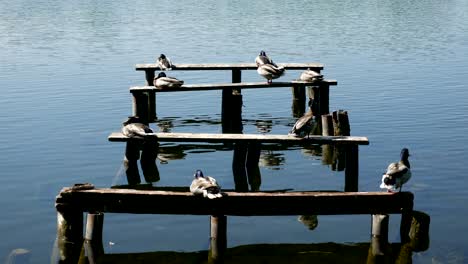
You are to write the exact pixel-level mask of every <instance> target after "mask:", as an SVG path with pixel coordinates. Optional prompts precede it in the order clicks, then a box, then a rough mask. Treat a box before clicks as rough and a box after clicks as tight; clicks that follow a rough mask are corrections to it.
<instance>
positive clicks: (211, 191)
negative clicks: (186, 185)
mask: <svg viewBox="0 0 468 264" xmlns="http://www.w3.org/2000/svg"><path fill="white" fill-rule="evenodd" d="M193 176H194V179H193V181H192V184H190V192H191V193H193V194H194V195H203V197H206V198H208V199H215V198H220V197H222V194H221V187H220V186H219V185H218V183H217V182H216V180H215V179H214V178H212V177H210V176H203V172H202V171H201V170H197V171H196V172H195V174H194V175H193Z"/></svg>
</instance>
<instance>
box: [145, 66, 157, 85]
mask: <svg viewBox="0 0 468 264" xmlns="http://www.w3.org/2000/svg"><path fill="white" fill-rule="evenodd" d="M154 77H155V74H154V70H153V69H146V70H145V78H146V86H153V85H154V84H153V81H154Z"/></svg>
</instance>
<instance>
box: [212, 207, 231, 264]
mask: <svg viewBox="0 0 468 264" xmlns="http://www.w3.org/2000/svg"><path fill="white" fill-rule="evenodd" d="M226 231H227V218H226V216H225V215H217V216H211V217H210V250H209V254H208V263H222V262H223V257H224V252H225V251H226V247H227V234H226Z"/></svg>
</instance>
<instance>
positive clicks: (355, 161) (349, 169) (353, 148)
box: [345, 145, 359, 192]
mask: <svg viewBox="0 0 468 264" xmlns="http://www.w3.org/2000/svg"><path fill="white" fill-rule="evenodd" d="M345 149H346V152H345V158H346V162H345V163H346V168H345V192H357V191H358V188H359V187H358V185H359V150H358V145H347V146H346V147H345Z"/></svg>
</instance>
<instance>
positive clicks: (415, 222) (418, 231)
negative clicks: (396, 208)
mask: <svg viewBox="0 0 468 264" xmlns="http://www.w3.org/2000/svg"><path fill="white" fill-rule="evenodd" d="M430 222H431V218H430V216H429V215H428V214H426V213H423V212H419V211H413V219H412V221H411V229H410V231H409V238H410V244H411V247H412V249H413V251H414V252H421V251H425V250H427V249H428V248H429V224H430Z"/></svg>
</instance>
